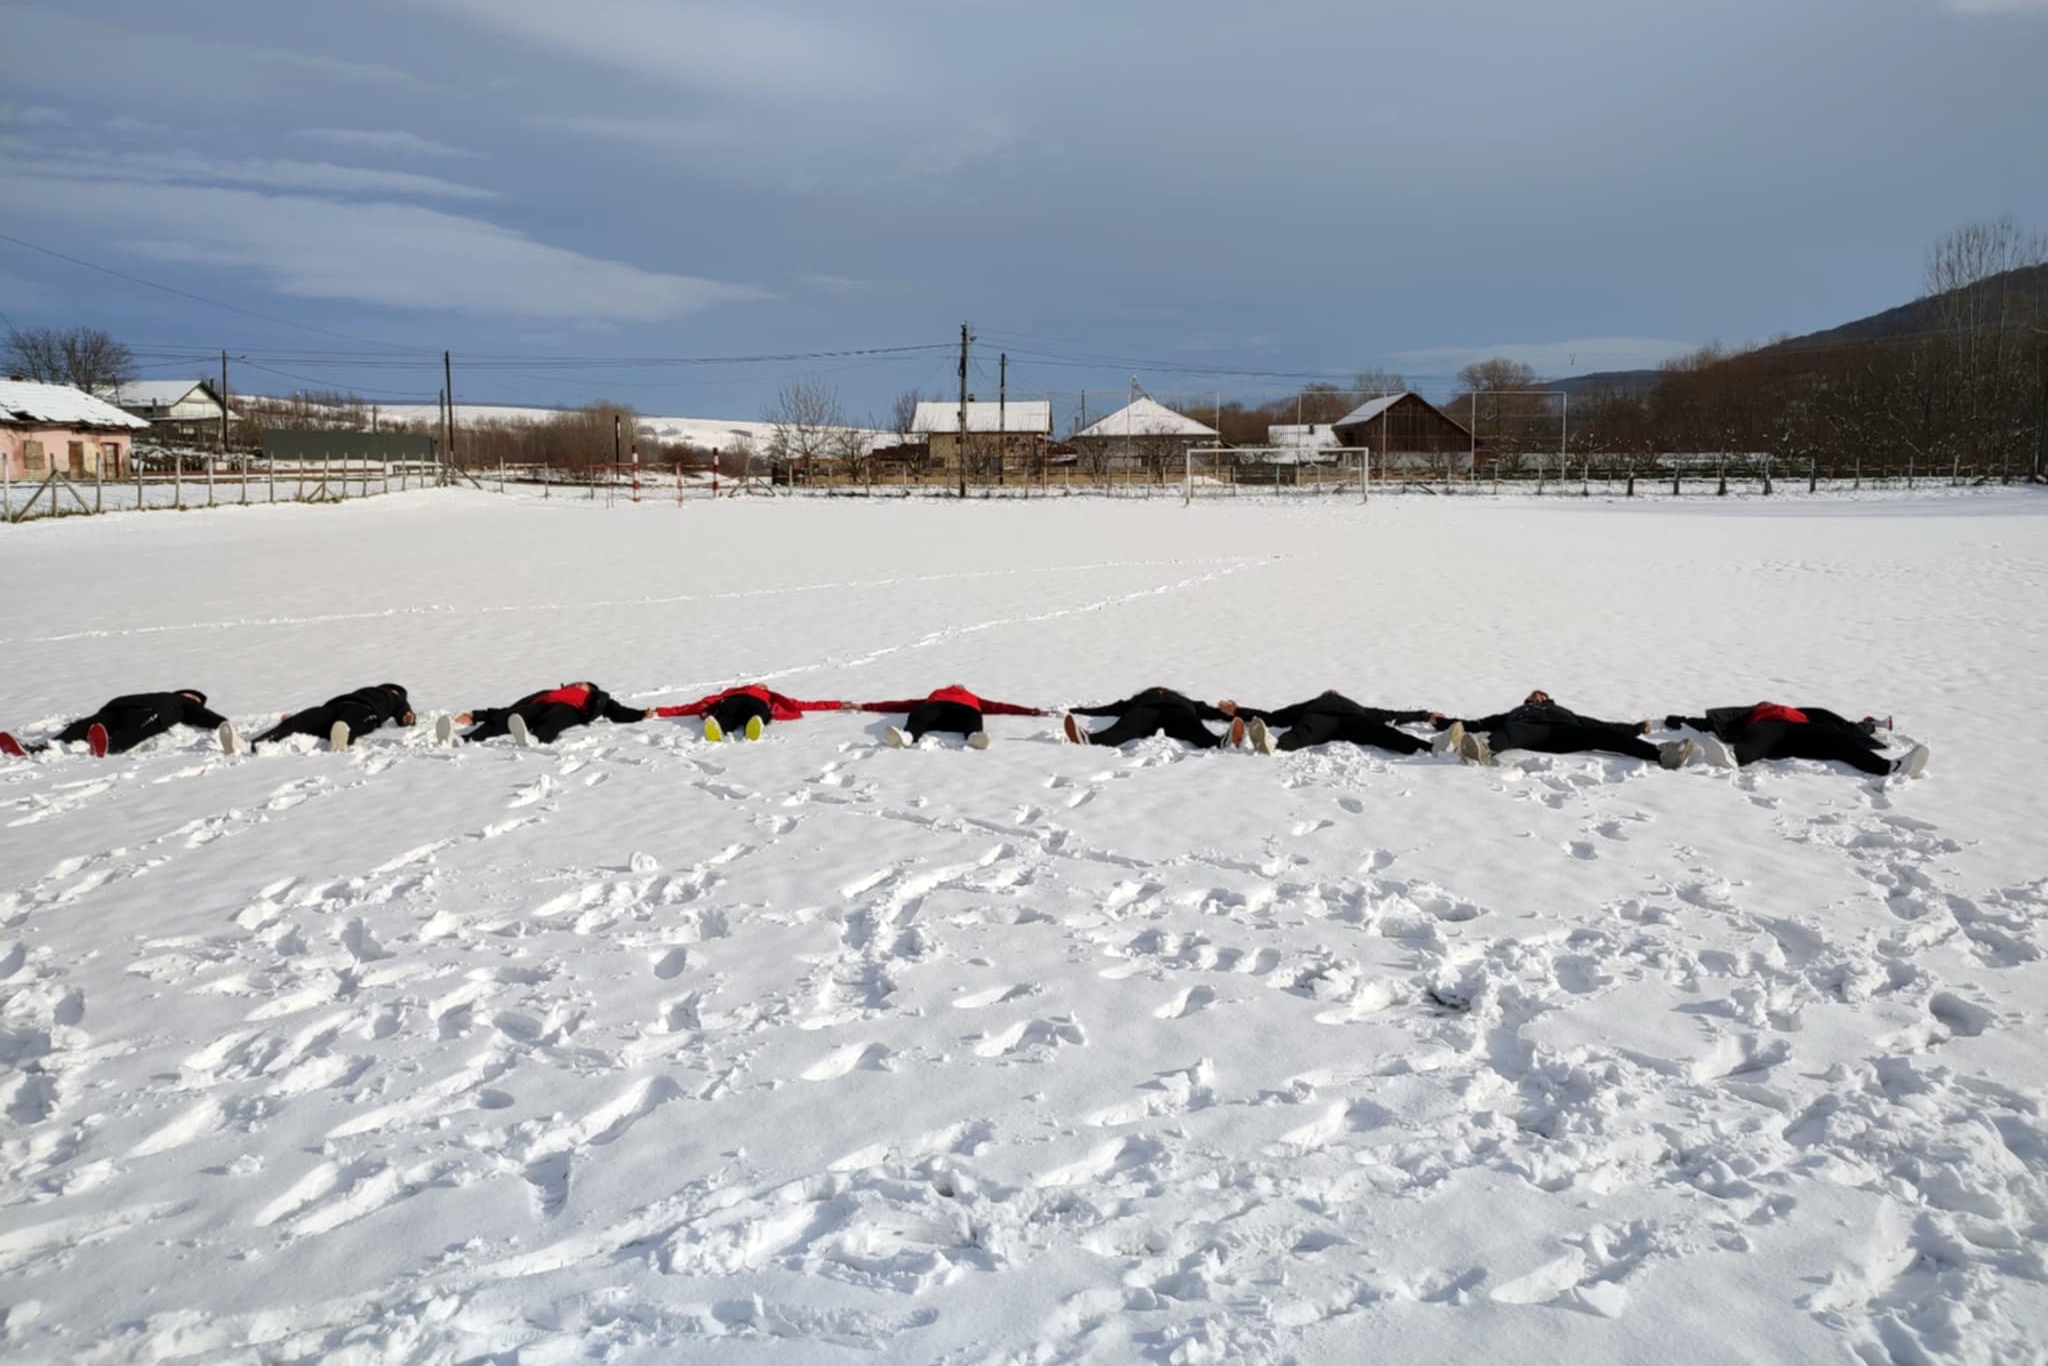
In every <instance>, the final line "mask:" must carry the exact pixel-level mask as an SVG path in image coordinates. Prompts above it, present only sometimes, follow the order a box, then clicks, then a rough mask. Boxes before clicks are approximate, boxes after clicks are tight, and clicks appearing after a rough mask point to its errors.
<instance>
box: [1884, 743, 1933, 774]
mask: <svg viewBox="0 0 2048 1366" xmlns="http://www.w3.org/2000/svg"><path fill="white" fill-rule="evenodd" d="M1926 771H1927V746H1925V745H1915V746H1913V748H1912V750H1911V751H1910V752H1909V753H1908V754H1907V755H1906V757H1905V758H1903V759H1899V760H1896V761H1895V762H1894V763H1893V764H1892V772H1894V773H1896V774H1898V775H1899V776H1900V777H1902V778H1917V777H1919V776H1920V775H1921V774H1923V773H1925V772H1926Z"/></svg>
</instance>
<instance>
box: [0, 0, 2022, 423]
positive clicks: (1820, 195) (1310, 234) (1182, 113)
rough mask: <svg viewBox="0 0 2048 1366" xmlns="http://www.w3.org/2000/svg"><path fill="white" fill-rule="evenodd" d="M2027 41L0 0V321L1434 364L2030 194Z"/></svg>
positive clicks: (1445, 4) (1596, 335) (974, 15)
mask: <svg viewBox="0 0 2048 1366" xmlns="http://www.w3.org/2000/svg"><path fill="white" fill-rule="evenodd" d="M2044 72H2048V0H1695V3H1692V4H1688V5H1672V4H1665V3H1658V2H1657V0H1553V3H1550V4H1544V5H1537V4H1530V3H1526V2H1525V0H1392V2H1388V0H1376V2H1373V3H1367V2H1366V0H1343V2H1337V3H1288V2H1287V0H1267V3H1265V4H1263V5H1250V4H1244V3H1242V2H1241V0H1237V2H1235V3H1228V4H1225V3H1218V2H1217V0H1175V3H1171V4H1168V3H1121V4H1115V3H1105V2H1104V0H1035V2H1034V3H1015V2H1014V0H1012V2H1011V3H1004V4H996V3H989V2H986V0H859V2H857V3H850V2H849V0H838V2H837V3H825V2H824V0H750V2H749V3H746V4H743V5H742V4H731V3H720V4H698V3H682V2H680V0H574V2H573V3H571V2H569V0H354V3H351V4H348V5H345V6H344V5H321V6H312V5H284V4H279V3H276V0H183V3H180V4H178V5H173V6H166V5H163V4H155V3H152V4H144V3H140V2H139V0H64V2H62V3H35V2H33V0H31V2H29V3H17V0H0V75H4V77H5V83H4V86H0V91H4V94H0V234H5V235H6V236H7V237H10V238H16V239H20V241H21V242H26V243H32V244H34V247H36V248H43V249H45V250H43V251H38V250H35V249H32V248H30V247H26V246H22V245H19V244H18V243H17V242H14V241H0V309H4V310H5V313H6V317H7V319H8V320H9V321H11V322H12V323H13V324H14V325H15V326H17V327H30V326H44V325H49V326H71V325H76V324H87V325H93V326H99V327H104V328H106V329H108V330H109V331H111V332H113V333H115V334H116V335H117V336H119V337H121V338H123V339H125V340H127V341H128V342H130V343H131V345H133V346H135V347H136V349H137V350H138V352H140V353H141V354H142V355H143V358H144V360H145V361H146V363H147V366H148V368H147V369H146V370H145V372H144V373H145V375H147V376H151V377H183V376H185V375H188V374H195V373H197V371H198V368H199V367H198V365H197V363H196V361H195V360H193V359H191V355H193V354H196V353H197V352H201V351H213V352H217V351H218V350H219V349H220V348H222V347H225V348H228V349H229V350H230V351H231V352H233V353H235V355H236V356H237V357H244V356H246V357H247V359H246V360H240V359H238V360H237V362H236V367H235V374H236V376H237V380H236V382H237V387H247V388H250V389H263V390H269V391H272V392H287V391H289V390H291V389H293V388H296V387H304V385H305V384H306V383H307V382H311V383H312V384H315V385H320V386H338V387H354V388H356V389H357V390H359V391H360V392H363V393H364V394H366V395H367V396H370V397H373V398H383V399H386V400H389V401H397V400H400V399H413V400H423V401H427V402H432V401H433V398H434V394H435V391H436V389H437V388H438V385H439V354H440V352H441V350H442V349H443V348H447V349H449V350H451V351H452V352H453V353H454V356H455V364H456V370H457V375H456V388H457V392H458V396H459V397H460V398H462V399H463V400H465V401H478V402H481V401H494V402H526V403H541V404H573V403H581V402H586V401H589V400H591V399H594V398H597V397H600V396H607V397H611V398H615V399H618V400H621V401H624V402H629V403H631V404H633V405H634V406H636V407H638V408H640V409H641V410H642V411H644V412H649V413H660V414H673V415H691V416H724V417H735V418H740V417H754V416H758V415H759V414H760V412H761V410H762V408H763V407H764V405H765V404H766V403H767V402H768V401H769V399H770V398H772V396H773V395H774V393H775V391H776V389H777V388H778V387H779V386H780V385H782V384H783V383H785V382H787V381H788V380H789V379H790V378H791V377H792V376H795V375H799V374H809V373H815V374H819V375H822V376H824V377H825V378H827V379H829V380H830V381H831V382H832V383H834V384H836V385H837V386H838V387H839V389H840V391H841V393H842V395H843V397H844V399H845V402H846V405H847V407H848V409H849V410H850V411H851V413H852V415H853V416H855V417H856V418H857V417H860V416H862V415H864V414H868V413H875V414H880V413H882V412H885V411H886V409H887V407H888V405H889V401H890V398H891V396H892V395H894V394H895V393H897V392H899V391H900V390H903V389H906V388H910V387H921V388H923V389H925V390H926V391H927V392H929V393H934V394H942V393H950V392H951V391H952V389H953V387H954V385H955V382H956V381H955V380H954V377H953V366H954V357H953V355H952V354H951V352H950V351H948V350H946V349H945V348H948V347H950V346H953V345H956V344H957V339H958V334H959V327H960V324H961V323H962V322H970V323H972V324H973V326H974V327H975V329H976V332H977V333H978V337H979V339H978V341H977V343H976V346H975V352H974V354H975V372H974V375H973V377H972V380H971V383H972V386H973V388H974V389H975V391H976V393H977V394H978V395H981V396H984V397H993V396H994V392H995V387H996V357H997V354H998V353H999V352H1001V351H1004V350H1007V351H1008V353H1009V355H1010V366H1009V378H1010V384H1011V391H1012V393H1013V394H1019V393H1038V392H1041V391H1045V390H1072V389H1077V388H1080V387H1083V386H1088V387H1092V388H1096V389H1106V388H1115V387H1117V386H1121V385H1127V384H1128V383H1129V381H1130V379H1131V377H1132V376H1133V375H1134V374H1135V375H1137V376H1138V377H1139V378H1140V379H1141V380H1142V381H1143V382H1144V383H1145V385H1146V386H1147V387H1148V388H1149V389H1150V390H1151V391H1152V392H1154V393H1155V394H1158V395H1160V396H1162V397H1166V396H1169V395H1173V394H1180V393H1190V392H1207V391H1211V390H1221V391H1222V392H1223V393H1224V394H1225V395H1226V396H1243V397H1258V396H1261V395H1264V394H1275V393H1279V392H1282V391H1286V390H1289V389H1291V388H1292V387H1294V386H1295V385H1296V384H1297V383H1299V380H1300V378H1301V377H1305V376H1315V375H1325V376H1328V377H1331V378H1340V377H1342V376H1346V375H1349V374H1351V373H1353V372H1356V371H1357V370H1360V369H1362V368H1367V367H1384V368H1387V369H1393V370H1398V371H1401V372H1404V373H1405V374H1407V375H1408V376H1409V377H1410V379H1411V380H1412V381H1414V382H1415V383H1416V385H1417V387H1420V388H1423V389H1425V390H1434V391H1441V390H1442V389H1443V388H1444V387H1445V381H1446V379H1447V377H1448V376H1449V375H1450V374H1451V373H1452V372H1454V371H1455V370H1456V369H1457V367H1458V366H1459V365H1461V364H1463V363H1465V362H1466V361H1468V360H1471V359H1474V358H1478V357H1483V356H1488V355H1494V354H1505V355H1510V356H1515V357H1519V358H1522V359H1525V360H1527V361H1529V362H1530V363H1532V364H1533V365H1535V366H1536V367H1537V369H1538V370H1539V371H1541V372H1542V373H1544V374H1546V375H1552V376H1563V375H1571V374H1582V373H1586V372H1589V371H1593V370H1600V369H1614V368H1624V367H1629V366H1637V365H1648V364H1654V363H1656V362H1657V361H1658V360H1660V359H1663V358H1665V357H1666V356H1669V355H1671V354H1674V353H1676V352H1679V351H1682V350H1684V349H1687V348H1690V347H1692V346H1696V345H1698V344H1700V343H1703V342H1706V341H1710V340H1721V341H1724V342H1740V341H1743V340H1751V339H1753V340H1766V339H1768V338H1769V337H1771V336H1772V335H1774V334H1777V333H1781V332H1791V333H1797V332H1803V331H1810V330H1813V329H1816V328H1821V327H1826V326H1831V325H1833V324H1836V323H1839V322H1843V321H1847V320H1848V319H1850V318H1853V317H1858V316H1861V315H1864V314H1867V313H1871V312H1875V311H1877V310H1879V309H1883V308H1887V307H1890V306H1892V305H1895V304H1898V303H1902V302H1904V301H1906V300H1907V299H1909V298H1911V297H1913V296H1914V294H1915V293H1917V292H1918V286H1919V282H1920V272H1921V262H1922V255H1923V253H1924V251H1925V248H1926V246H1927V244H1928V243H1929V242H1930V241H1931V240H1932V239H1933V238H1934V237H1936V236H1937V235H1939V234H1941V233H1942V232H1944V231H1946V230H1948V229H1950V228H1952V227H1955V226H1957V225H1958V224H1960V223H1963V222H1965V221H1969V220H1971V219H1976V218H1986V217H1994V216H1996V215H1998V214H2001V213H2006V212H2010V213H2012V214H2013V215H2014V216H2015V217H2017V218H2019V219H2020V220H2021V221H2022V222H2023V223H2026V224H2029V225H2031V226H2034V227H2044V228H2048V78H2044V75H2043V73H2044ZM49 251H54V252H61V253H62V254H63V255H65V256H69V257H75V258H77V259H78V261H81V262H89V263H91V264H92V265H93V266H98V267H103V268H105V269H104V270H94V269H91V268H89V267H88V266H85V265H80V264H74V263H72V262H70V261H65V260H60V259H58V258H56V257H54V256H51V255H49V254H46V253H47V252H49ZM106 271H114V272H119V273H120V275H124V276H131V277H135V279H134V280H130V279H123V278H119V277H118V276H116V275H114V274H109V273H106ZM137 280H140V281H148V282H151V283H152V284H154V285H157V286H163V287H167V289H168V290H172V291H179V292H180V293H171V292H166V289H159V288H151V287H149V286H148V285H144V284H141V283H137V282H136V281H137ZM182 296H193V297H182ZM202 301H204V302H202ZM223 305H224V306H225V307H223ZM256 315H261V316H256ZM918 346H926V347H931V348H934V349H931V350H923V351H907V352H897V353H892V354H884V355H878V356H837V357H819V358H810V359H795V360H777V361H769V362H761V363H753V364H714V365H689V366H678V365H669V366H629V365H621V364H617V363H616V362H618V361H623V360H644V359H647V358H653V357H663V358H676V357H700V358H701V357H735V356H758V355H786V354H790V353H816V352H832V351H855V350H867V349H875V348H896V347H918ZM336 353H361V354H364V355H369V356H373V357H375V358H377V363H375V364H363V363H343V361H342V358H341V357H340V356H338V355H337V354H336ZM430 358H431V359H430ZM598 361H612V362H615V363H614V364H610V365H595V364H590V363H589V362H598ZM216 364H217V362H216Z"/></svg>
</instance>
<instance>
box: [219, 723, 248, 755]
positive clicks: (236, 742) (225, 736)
mask: <svg viewBox="0 0 2048 1366" xmlns="http://www.w3.org/2000/svg"><path fill="white" fill-rule="evenodd" d="M213 733H214V734H215V735H217V736H219V737H220V752H221V753H222V754H246V753H247V752H248V750H249V746H248V745H247V744H245V743H244V742H243V740H242V737H241V734H240V733H239V732H237V731H236V730H235V723H234V722H232V721H223V722H221V723H220V725H219V726H217V727H216V728H215V729H214V732H213Z"/></svg>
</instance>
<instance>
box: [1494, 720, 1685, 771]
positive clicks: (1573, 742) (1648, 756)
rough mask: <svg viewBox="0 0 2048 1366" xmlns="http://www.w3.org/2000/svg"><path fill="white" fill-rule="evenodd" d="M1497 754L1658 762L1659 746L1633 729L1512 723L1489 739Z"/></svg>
mask: <svg viewBox="0 0 2048 1366" xmlns="http://www.w3.org/2000/svg"><path fill="white" fill-rule="evenodd" d="M1490 738H1491V740H1492V742H1493V748H1494V752H1495V753H1499V752H1500V751H1501V750H1504V749H1530V750H1535V751H1536V752H1537V753H1539V754H1584V753H1587V752H1588V751H1592V750H1604V751H1606V752H1608V753H1611V754H1625V755H1627V756H1628V757H1629V758H1631V759H1642V760H1644V761H1646V762H1648V763H1653V764H1654V763H1656V762H1658V756H1657V747H1656V746H1655V745H1652V744H1650V743H1648V742H1647V741H1645V740H1644V739H1643V737H1642V735H1641V733H1640V732H1638V731H1636V730H1635V729H1634V728H1633V727H1630V726H1570V725H1567V726H1546V725H1540V724H1536V723H1533V722H1526V721H1510V722H1509V723H1508V724H1507V725H1505V726H1502V727H1501V728H1500V729H1499V730H1497V731H1495V732H1493V734H1492V736H1491V737H1490Z"/></svg>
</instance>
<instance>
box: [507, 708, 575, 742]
mask: <svg viewBox="0 0 2048 1366" xmlns="http://www.w3.org/2000/svg"><path fill="white" fill-rule="evenodd" d="M520 714H521V715H522V716H524V717H525V718H526V729H527V731H528V733H530V734H531V735H532V736H533V738H534V739H535V740H536V741H538V742H539V743H541V744H543V745H551V744H553V743H554V742H555V741H556V740H557V739H559V738H560V737H561V734H562V732H563V731H565V730H569V729H570V728H572V727H575V726H580V725H582V724H583V713H582V712H580V711H578V710H576V708H574V707H572V706H570V705H569V704H568V703H567V702H550V703H548V704H547V705H546V706H541V707H522V708H520Z"/></svg>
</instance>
